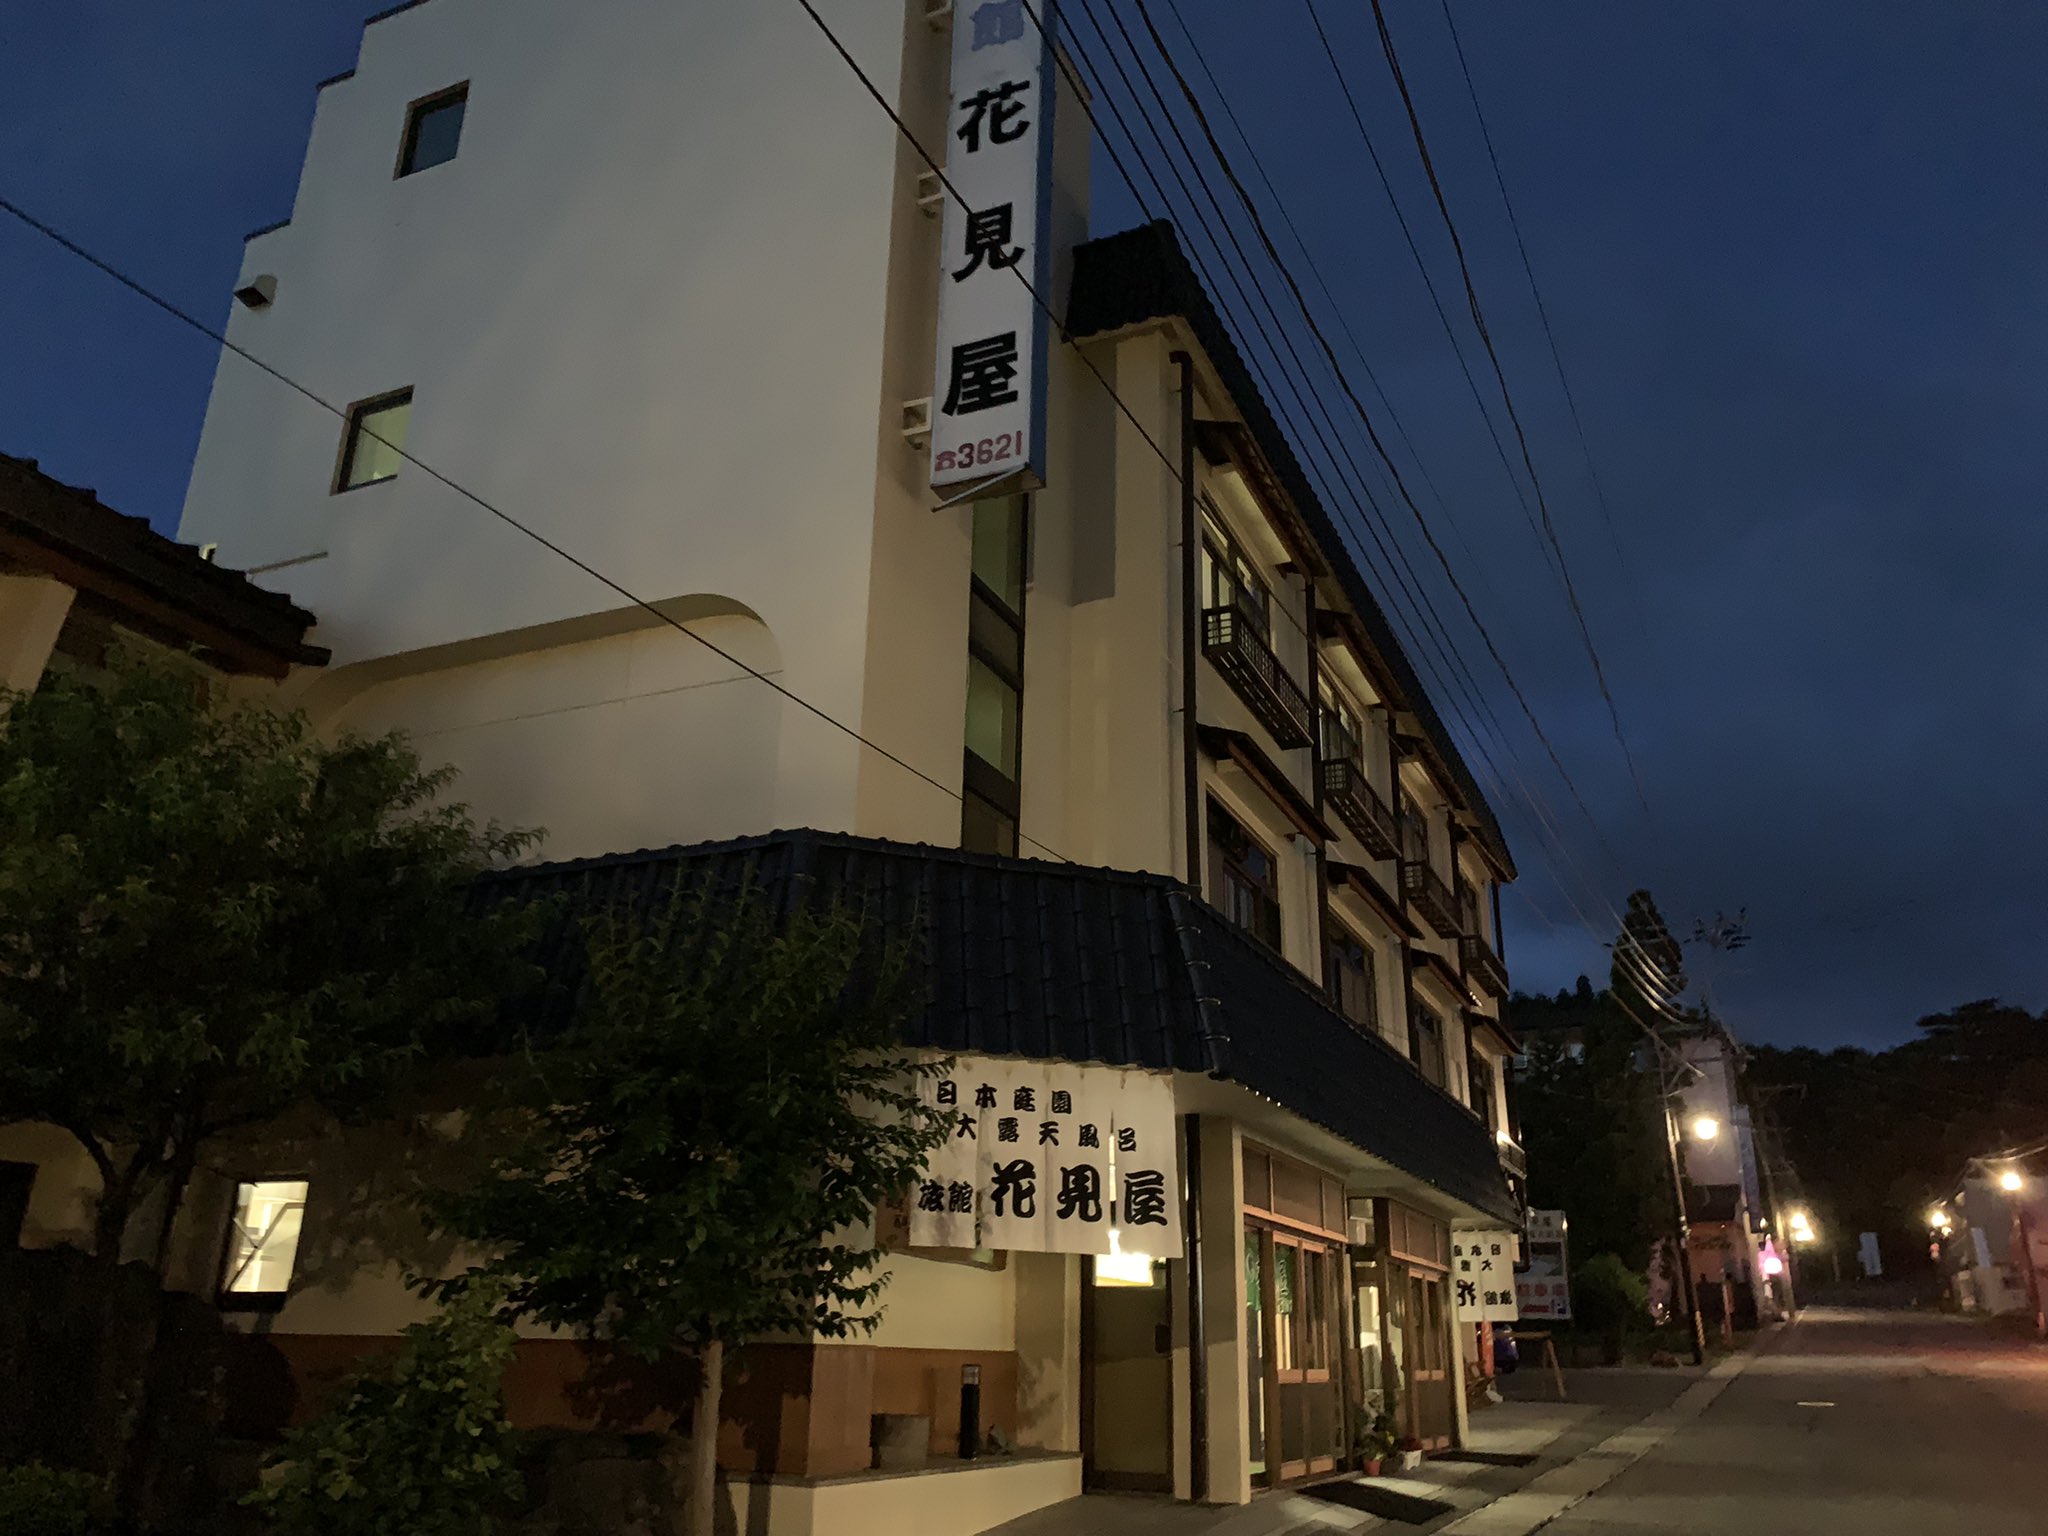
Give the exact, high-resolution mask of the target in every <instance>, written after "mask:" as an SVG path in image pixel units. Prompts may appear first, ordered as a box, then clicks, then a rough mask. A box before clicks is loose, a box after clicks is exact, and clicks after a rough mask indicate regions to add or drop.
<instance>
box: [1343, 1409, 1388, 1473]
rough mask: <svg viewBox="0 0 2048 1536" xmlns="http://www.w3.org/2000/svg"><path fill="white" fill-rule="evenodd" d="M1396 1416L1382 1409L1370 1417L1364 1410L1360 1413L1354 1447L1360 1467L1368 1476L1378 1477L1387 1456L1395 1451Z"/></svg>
mask: <svg viewBox="0 0 2048 1536" xmlns="http://www.w3.org/2000/svg"><path fill="white" fill-rule="evenodd" d="M1395 1438H1396V1437H1395V1434H1394V1416H1393V1415H1392V1414H1391V1413H1388V1412H1386V1411H1385V1410H1382V1411H1381V1412H1379V1413H1377V1414H1375V1415H1373V1416H1372V1417H1370V1418H1368V1417H1367V1416H1366V1415H1365V1414H1364V1413H1363V1412H1360V1414H1359V1415H1358V1431H1357V1434H1356V1435H1355V1436H1354V1437H1353V1445H1352V1449H1353V1450H1354V1451H1355V1452H1356V1453H1357V1456H1358V1464H1359V1469H1360V1470H1361V1471H1362V1472H1364V1473H1365V1475H1366V1476H1367V1477H1378V1476H1379V1475H1380V1471H1381V1469H1382V1468H1383V1467H1385V1465H1386V1461H1387V1458H1388V1457H1389V1456H1390V1455H1392V1454H1393V1452H1394V1443H1395Z"/></svg>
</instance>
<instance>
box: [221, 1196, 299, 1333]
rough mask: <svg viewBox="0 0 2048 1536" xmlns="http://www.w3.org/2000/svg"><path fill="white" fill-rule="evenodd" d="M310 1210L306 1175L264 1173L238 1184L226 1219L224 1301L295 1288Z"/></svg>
mask: <svg viewBox="0 0 2048 1536" xmlns="http://www.w3.org/2000/svg"><path fill="white" fill-rule="evenodd" d="M305 1216H306V1181H305V1180H303V1179H264V1180H260V1181H258V1182H256V1183H251V1184H238V1185H236V1186H235V1208H234V1213H233V1215H232V1216H231V1217H230V1219H229V1222H228V1249H227V1257H226V1259H225V1260H224V1262H223V1263H222V1265H221V1278H220V1290H221V1300H222V1301H223V1302H229V1301H235V1300H239V1301H242V1302H244V1303H249V1302H259V1301H261V1300H263V1299H264V1298H269V1299H271V1300H272V1301H277V1300H281V1299H282V1298H283V1296H284V1294H285V1292H286V1291H288V1290H290V1289H291V1283H292V1270H293V1268H294V1267H295V1266H296V1265H297V1263H298V1258H299V1229H300V1226H301V1224H302V1223H303V1222H304V1220H305Z"/></svg>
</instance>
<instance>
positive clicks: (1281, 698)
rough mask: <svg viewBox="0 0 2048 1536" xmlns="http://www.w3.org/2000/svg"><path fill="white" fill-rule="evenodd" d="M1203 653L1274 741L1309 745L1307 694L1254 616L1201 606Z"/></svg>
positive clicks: (1298, 745)
mask: <svg viewBox="0 0 2048 1536" xmlns="http://www.w3.org/2000/svg"><path fill="white" fill-rule="evenodd" d="M1202 654H1203V655H1204V656H1206V657H1208V658H1209V660H1210V661H1212V662H1214V663H1215V664H1216V670H1217V671H1218V672H1221V673H1222V674H1223V678H1224V681H1225V682H1227V683H1229V684H1230V686H1231V687H1232V688H1233V689H1235V690H1236V691H1237V696H1238V697H1239V698H1241V699H1243V700H1244V702H1245V704H1246V706H1247V707H1248V708H1249V709H1250V710H1251V712H1252V713H1253V714H1254V715H1256V716H1257V717H1258V720H1259V723H1260V724H1261V725H1263V726H1264V727H1265V728H1266V729H1267V731H1268V732H1270V733H1271V734H1272V737H1273V741H1274V743H1275V745H1277V746H1281V747H1305V746H1307V745H1308V744H1309V742H1310V740H1311V739H1312V738H1311V734H1310V728H1309V718H1310V717H1309V708H1308V694H1307V693H1305V692H1304V691H1303V690H1302V686H1301V684H1299V683H1297V682H1296V681H1295V680H1294V679H1293V677H1291V676H1290V675H1289V674H1288V671H1287V669H1286V668H1285V667H1283V666H1281V665H1280V658H1279V657H1278V656H1275V655H1274V654H1273V648H1272V647H1271V646H1270V645H1268V644H1267V643H1266V637H1265V636H1264V635H1263V634H1261V633H1260V632H1259V625H1258V622H1257V621H1256V620H1255V619H1253V618H1251V617H1250V616H1249V615H1248V614H1246V613H1245V612H1244V611H1243V610H1242V609H1239V608H1234V607H1226V608H1207V609H1204V610H1203V612H1202Z"/></svg>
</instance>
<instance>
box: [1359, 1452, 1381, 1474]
mask: <svg viewBox="0 0 2048 1536" xmlns="http://www.w3.org/2000/svg"><path fill="white" fill-rule="evenodd" d="M1385 1460H1386V1458H1385V1457H1383V1456H1368V1457H1366V1458H1365V1459H1364V1462H1363V1464H1362V1465H1363V1470H1364V1472H1365V1475H1366V1476H1367V1477H1378V1476H1379V1475H1380V1467H1381V1466H1382V1465H1384V1463H1385Z"/></svg>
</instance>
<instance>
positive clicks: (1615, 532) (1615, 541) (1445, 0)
mask: <svg viewBox="0 0 2048 1536" xmlns="http://www.w3.org/2000/svg"><path fill="white" fill-rule="evenodd" d="M1442 5H1443V13H1444V25H1445V27H1447V28H1448V29H1449V30H1450V34H1451V47H1452V49H1453V50H1455V51H1456V53H1457V55H1458V71H1459V73H1460V74H1461V75H1463V76H1464V78H1465V95H1466V98H1467V99H1468V100H1470V101H1471V103H1472V117H1473V120H1474V121H1476V122H1477V123H1478V124H1479V137H1480V139H1481V140H1482V141H1483V142H1484V143H1485V145H1486V158H1487V161H1488V163H1489V164H1491V165H1492V167H1493V184H1494V186H1496V187H1497V188H1499V189H1500V202H1501V207H1503V208H1504V209H1506V210H1507V216H1508V228H1509V229H1510V230H1511V231H1512V232H1513V233H1514V237H1515V250H1516V252H1517V254H1519V255H1520V257H1521V258H1522V275H1523V276H1524V277H1526V278H1528V280H1529V294H1530V297H1532V298H1533V299H1535V301H1536V315H1537V318H1538V319H1539V320H1541V321H1542V322H1543V339H1544V341H1545V342H1546V343H1547V344H1548V345H1549V347H1550V361H1551V363H1552V364H1553V365H1555V367H1556V369H1557V383H1558V388H1559V389H1560V390H1562V391H1563V393H1564V403H1565V408H1566V409H1567V410H1568V411H1569V412H1570V413H1571V418H1572V431H1573V432H1574V433H1575V434H1576V435H1577V436H1578V439H1579V451H1580V453H1582V454H1583V455H1584V456H1585V460H1586V478H1587V479H1588V480H1589V481H1590V482H1591V483H1592V486H1593V499H1594V501H1595V503H1596V504H1597V505H1598V506H1599V508H1600V519H1601V521H1602V522H1603V523H1605V524H1606V525H1607V539H1608V542H1609V543H1610V544H1612V545H1613V546H1614V557H1615V559H1616V560H1617V561H1619V562H1620V565H1621V574H1622V580H1623V582H1624V583H1625V584H1626V586H1627V589H1628V591H1629V594H1630V606H1631V608H1632V609H1633V610H1634V611H1635V615H1636V622H1637V625H1638V626H1639V627H1640V628H1641V630H1642V632H1643V640H1644V643H1645V644H1646V645H1647V644H1649V643H1650V626H1649V623H1648V621H1647V620H1645V619H1644V617H1643V614H1642V604H1641V603H1640V601H1638V600H1637V599H1636V597H1635V590H1636V584H1635V575H1634V572H1633V571H1632V570H1631V569H1630V566H1629V558H1628V551H1627V550H1626V549H1625V548H1623V546H1622V542H1621V530H1620V529H1619V528H1618V527H1616V526H1615V522H1614V509H1613V507H1612V506H1611V505H1610V504H1609V503H1608V500H1607V488H1606V486H1605V485H1603V484H1602V483H1601V480H1600V471H1599V468H1598V467H1597V466H1596V465H1595V464H1594V462H1593V444H1592V442H1591V440H1590V439H1589V438H1588V437H1587V435H1586V423H1585V421H1584V419H1583V418H1582V417H1581V416H1580V415H1579V401H1578V396H1577V394H1576V393H1575V392H1574V391H1573V389H1572V381H1571V380H1570V378H1568V377H1567V376H1566V374H1565V369H1564V354H1563V352H1562V351H1561V350H1560V349H1559V347H1558V344H1557V332H1556V331H1555V330H1553V329H1552V327H1551V324H1550V306H1549V305H1548V304H1546V303H1544V302H1543V289H1542V287H1541V286H1540V285H1539V284H1538V283H1537V281H1536V267H1535V263H1534V262H1532V261H1531V260H1530V258H1529V246H1528V243H1527V242H1526V241H1525V240H1523V238H1522V221H1521V220H1520V219H1519V218H1517V217H1516V216H1515V203H1514V199H1513V198H1511V197H1509V196H1508V183H1507V177H1506V176H1505V175H1503V174H1502V172H1501V168H1500V153H1499V151H1498V150H1497V149H1495V147H1494V143H1493V130H1492V129H1491V128H1490V127H1488V126H1487V122H1486V113H1485V111H1484V110H1482V109H1481V107H1480V105H1479V89H1478V87H1477V86H1476V85H1475V84H1474V83H1473V80H1472V66H1471V65H1470V64H1469V63H1468V62H1467V61H1466V58H1465V43H1464V40H1463V39H1462V38H1461V37H1459V35H1458V23H1457V22H1456V20H1454V19H1453V18H1452V15H1451V0H1442Z"/></svg>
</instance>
